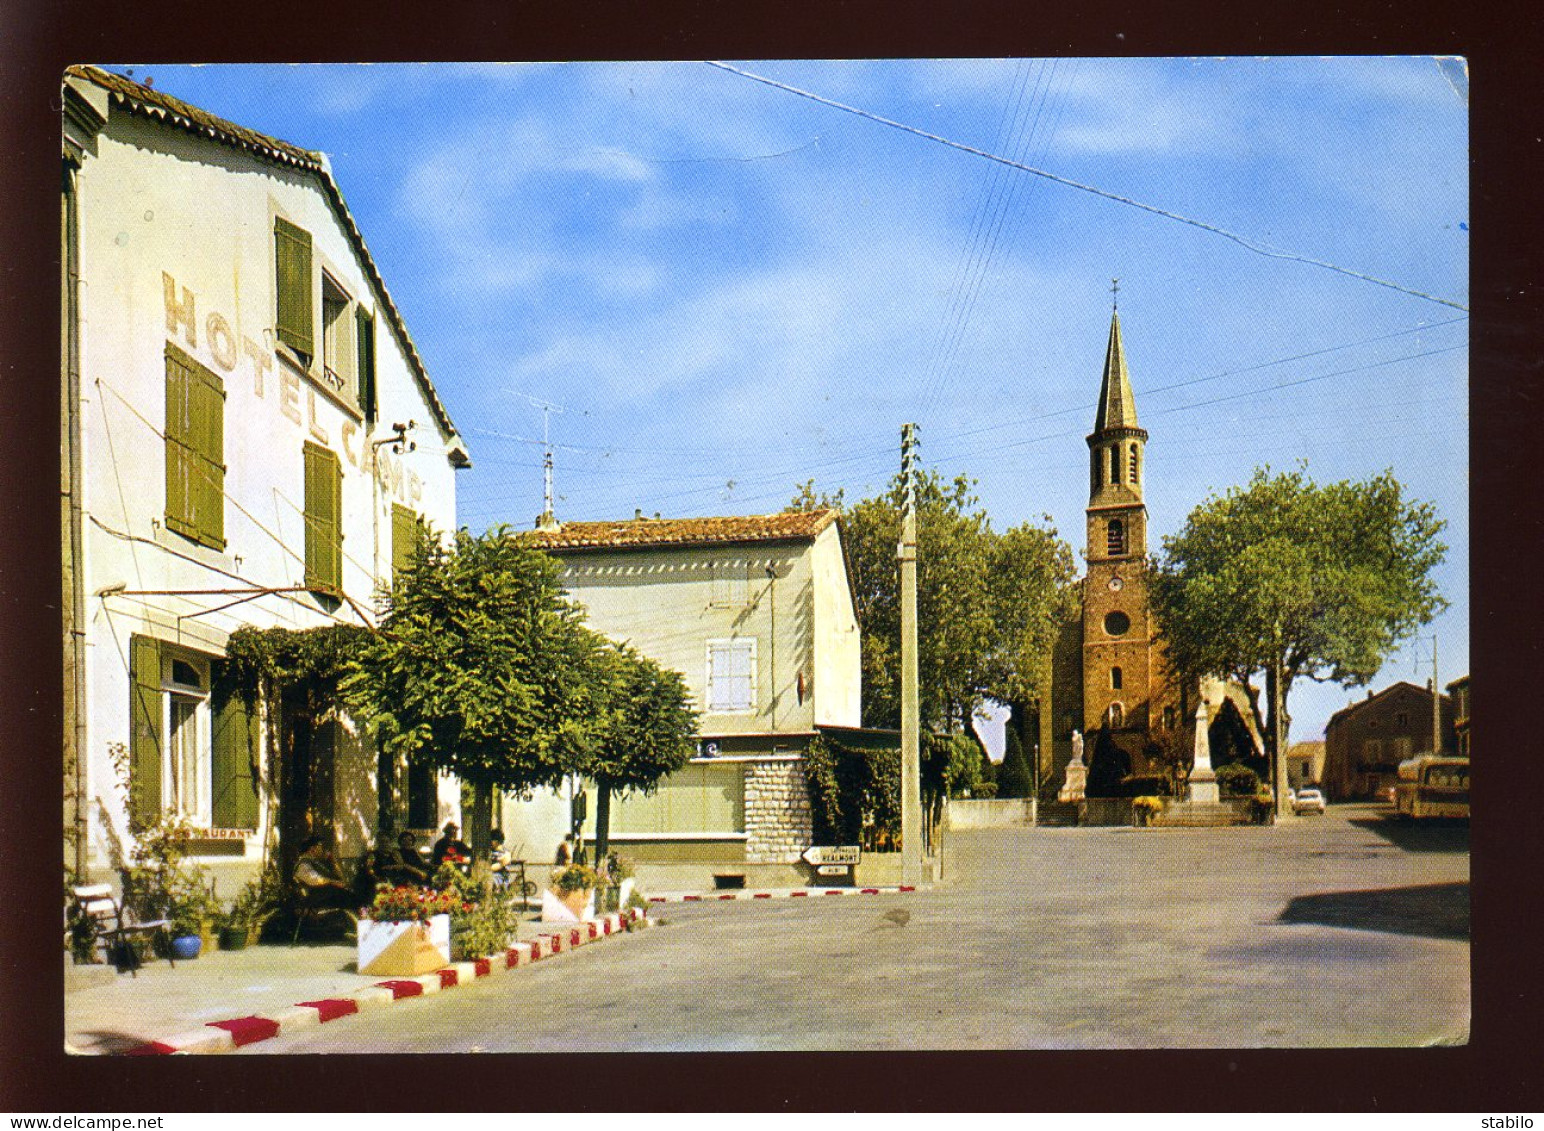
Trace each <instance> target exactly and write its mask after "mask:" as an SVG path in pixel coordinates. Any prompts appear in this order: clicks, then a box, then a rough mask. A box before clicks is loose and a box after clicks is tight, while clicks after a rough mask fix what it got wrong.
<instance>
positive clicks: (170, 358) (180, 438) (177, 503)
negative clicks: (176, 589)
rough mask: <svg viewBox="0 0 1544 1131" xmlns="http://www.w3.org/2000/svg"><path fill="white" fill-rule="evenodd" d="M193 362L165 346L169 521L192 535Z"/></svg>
mask: <svg viewBox="0 0 1544 1131" xmlns="http://www.w3.org/2000/svg"><path fill="white" fill-rule="evenodd" d="M192 385H193V381H192V365H191V361H190V360H189V358H188V356H187V355H186V354H184V353H183V352H182V351H181V350H179V349H178V348H177V347H176V346H173V345H171V344H170V343H168V344H167V347H166V525H167V528H168V529H170V530H175V531H176V532H177V533H178V534H182V535H186V536H187V537H189V538H196V537H197V536H198V523H197V522H196V521H195V519H194V514H193V499H192V493H191V480H192V477H193V462H194V461H193V450H192V442H193V441H192V431H193V420H192V405H191V401H192Z"/></svg>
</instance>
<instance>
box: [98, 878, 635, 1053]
mask: <svg viewBox="0 0 1544 1131" xmlns="http://www.w3.org/2000/svg"><path fill="white" fill-rule="evenodd" d="M654 923H655V921H654V920H653V919H650V918H649V917H648V916H646V915H644V914H643V912H642V911H641V910H639V909H638V908H636V907H634V908H632V909H630V910H628V911H625V912H622V913H620V914H611V915H607V916H605V917H604V918H601V919H595V920H591V921H589V922H584V923H575V924H573V925H571V926H568V925H565V926H561V927H554V928H552V929H550V930H549V931H548V932H547V933H545V934H542V935H538V936H537V937H536V938H534V939H532V940H531V941H530V942H517V943H514V944H512V945H511V946H510V947H509V948H508V949H506V950H505V951H504V952H503V953H502V954H494V955H490V956H488V957H487V958H478V959H474V960H473V961H471V962H453V963H451V964H450V965H449V966H446V967H444V968H442V969H439V970H435V971H433V972H431V973H428V974H419V975H417V976H416V977H412V978H387V979H385V980H384V981H380V982H376V983H375V984H374V985H372V986H365V987H364V988H363V989H358V990H355V991H354V992H353V993H350V994H345V995H344V996H342V997H331V998H322V999H319V1000H317V1001H300V1002H296V1003H295V1004H294V1005H291V1006H288V1007H286V1008H283V1009H277V1010H273V1011H270V1012H268V1013H266V1014H262V1015H257V1014H253V1015H250V1016H247V1017H233V1018H231V1019H230V1020H227V1021H211V1022H209V1023H208V1024H206V1025H205V1026H204V1027H203V1028H200V1029H190V1030H188V1031H187V1032H185V1033H177V1034H175V1035H173V1036H170V1037H165V1038H163V1039H161V1040H158V1041H147V1042H145V1043H144V1044H142V1045H137V1046H135V1047H134V1048H131V1049H129V1050H127V1051H126V1052H124V1053H122V1054H121V1055H123V1056H166V1055H190V1054H195V1053H215V1052H229V1051H230V1050H231V1049H236V1048H241V1047H242V1046H243V1045H250V1044H254V1043H256V1042H257V1041H266V1040H268V1039H270V1038H272V1037H277V1036H278V1035H279V1034H280V1033H292V1032H295V1031H296V1030H299V1029H311V1028H314V1027H316V1026H317V1025H325V1024H326V1023H327V1022H329V1021H336V1020H337V1019H338V1018H340V1017H352V1016H353V1015H354V1014H356V1013H362V1012H364V1011H366V1010H370V1009H375V1008H376V1007H378V1006H383V1005H391V1004H392V1003H394V1002H398V1001H401V1000H403V999H404V998H414V997H424V996H426V995H428V994H437V993H440V992H441V991H443V990H450V989H455V988H456V987H458V986H464V985H469V984H470V983H472V982H474V981H476V980H477V979H478V978H486V977H488V976H490V975H492V974H495V973H498V972H499V971H502V970H513V969H515V968H517V967H521V966H529V965H531V964H532V963H534V962H539V961H541V960H543V959H546V958H550V957H552V956H554V955H558V954H562V953H563V952H564V951H565V950H573V949H576V948H578V947H581V946H585V945H587V944H589V943H592V942H599V941H601V940H603V939H607V938H610V937H611V936H612V935H616V934H621V933H622V932H624V931H632V930H637V929H640V928H643V927H652V926H654Z"/></svg>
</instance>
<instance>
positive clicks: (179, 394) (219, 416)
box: [166, 342, 225, 550]
mask: <svg viewBox="0 0 1544 1131" xmlns="http://www.w3.org/2000/svg"><path fill="white" fill-rule="evenodd" d="M166 525H167V528H168V529H170V530H175V531H176V532H177V533H178V534H181V535H184V536H185V537H188V538H192V539H193V540H194V541H195V542H202V543H203V544H204V545H206V546H212V547H213V548H214V549H216V550H223V549H225V384H224V382H222V381H221V380H220V379H219V378H218V377H216V376H215V375H214V374H213V373H211V372H210V371H209V370H208V369H206V368H204V366H202V365H200V364H199V363H198V362H196V361H194V360H193V359H192V358H191V357H189V356H188V355H187V354H185V353H183V352H182V350H180V349H178V348H177V347H176V346H174V345H172V344H171V343H170V342H168V343H167V344H166Z"/></svg>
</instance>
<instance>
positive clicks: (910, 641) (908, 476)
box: [896, 424, 922, 884]
mask: <svg viewBox="0 0 1544 1131" xmlns="http://www.w3.org/2000/svg"><path fill="white" fill-rule="evenodd" d="M915 445H916V426H915V425H912V424H904V425H902V426H901V477H902V479H903V481H904V491H905V495H904V502H903V504H902V511H901V544H900V548H899V550H898V551H897V553H896V557H897V558H898V559H899V560H900V564H901V875H902V878H903V880H904V881H905V882H906V883H908V884H918V883H921V882H922V750H921V739H922V728H921V704H920V699H919V696H918V688H917V491H916V478H915V474H914V471H913V466H912V461H913V459H914V448H915Z"/></svg>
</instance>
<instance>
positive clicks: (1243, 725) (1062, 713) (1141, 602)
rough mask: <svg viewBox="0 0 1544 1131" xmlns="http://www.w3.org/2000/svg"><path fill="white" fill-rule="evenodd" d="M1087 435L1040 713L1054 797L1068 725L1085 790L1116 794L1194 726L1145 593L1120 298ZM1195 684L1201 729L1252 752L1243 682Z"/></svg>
mask: <svg viewBox="0 0 1544 1131" xmlns="http://www.w3.org/2000/svg"><path fill="white" fill-rule="evenodd" d="M1087 442H1088V506H1087V508H1086V509H1085V511H1084V515H1085V524H1084V525H1085V543H1084V550H1083V554H1084V558H1085V560H1086V561H1087V563H1088V569H1087V572H1086V574H1085V575H1084V576H1083V577H1082V579H1081V580H1079V581H1078V582H1077V583H1076V588H1077V594H1076V599H1075V601H1074V605H1073V611H1072V613H1071V615H1070V616H1069V617H1068V618H1067V620H1066V621H1065V622H1064V623H1063V625H1062V629H1061V632H1060V633H1059V635H1058V638H1057V643H1056V647H1055V650H1054V652H1053V656H1052V661H1051V676H1050V695H1049V700H1050V703H1049V710H1042V711H1041V712H1040V716H1039V719H1038V724H1039V725H1038V730H1039V750H1040V764H1039V766H1038V769H1039V778H1040V781H1041V782H1042V785H1043V789H1044V790H1046V791H1049V793H1050V795H1051V796H1052V797H1053V798H1054V796H1055V787H1056V785H1057V784H1058V783H1060V782H1061V780H1062V778H1063V775H1064V773H1065V770H1066V766H1067V763H1068V762H1069V761H1070V760H1071V757H1072V748H1073V735H1074V732H1077V733H1079V734H1081V735H1082V736H1083V738H1084V754H1083V760H1084V762H1085V764H1087V766H1088V792H1089V795H1090V796H1114V795H1116V794H1118V793H1120V792H1122V787H1121V782H1122V779H1125V778H1128V777H1131V776H1133V775H1135V776H1148V775H1153V776H1156V775H1162V774H1164V773H1165V772H1166V768H1167V767H1168V766H1169V765H1172V763H1173V761H1174V760H1175V759H1176V757H1178V758H1180V759H1182V760H1188V751H1189V750H1190V744H1191V741H1192V735H1193V730H1192V729H1191V728H1190V727H1189V726H1188V725H1187V724H1190V723H1191V722H1192V719H1191V715H1192V714H1193V713H1194V711H1195V704H1196V695H1197V692H1198V689H1196V688H1193V687H1188V688H1187V687H1184V686H1182V685H1181V683H1182V681H1180V680H1179V679H1177V678H1176V677H1175V676H1174V674H1173V673H1172V672H1171V671H1170V668H1169V665H1168V663H1167V661H1166V657H1165V654H1164V649H1163V646H1162V645H1161V644H1160V643H1159V642H1158V640H1157V635H1158V634H1157V626H1156V624H1155V623H1154V620H1153V613H1152V610H1151V608H1150V605H1149V588H1148V534H1147V505H1146V503H1145V502H1144V490H1145V487H1146V483H1147V461H1146V448H1147V430H1146V429H1145V428H1143V427H1142V426H1141V425H1140V424H1139V423H1138V421H1137V404H1136V398H1135V396H1133V394H1132V391H1131V375H1130V373H1129V372H1128V371H1127V368H1126V352H1125V345H1124V343H1123V342H1122V340H1121V328H1120V313H1119V310H1118V309H1117V310H1114V311H1112V313H1111V316H1110V341H1109V345H1108V347H1107V349H1106V352H1105V359H1104V375H1103V379H1102V381H1101V383H1100V387H1099V405H1098V409H1097V410H1096V413H1095V416H1094V430H1093V432H1091V433H1090V434H1089V435H1088V437H1087ZM1199 693H1200V694H1201V695H1203V696H1204V697H1205V698H1206V699H1207V700H1208V701H1209V705H1210V707H1211V710H1210V711H1209V713H1210V715H1211V718H1212V725H1211V727H1210V728H1209V732H1210V734H1211V736H1212V739H1213V741H1214V748H1216V749H1218V752H1219V754H1220V755H1221V758H1222V761H1228V760H1232V758H1231V757H1230V756H1229V754H1228V753H1226V751H1228V750H1237V752H1238V754H1240V755H1242V760H1246V761H1253V760H1254V759H1253V757H1252V756H1253V755H1255V754H1256V753H1257V751H1258V750H1259V749H1260V746H1259V741H1258V735H1256V734H1253V733H1251V732H1252V731H1253V730H1254V728H1253V727H1252V726H1251V725H1250V724H1249V722H1248V721H1247V720H1248V717H1249V711H1248V709H1247V707H1248V703H1247V699H1245V700H1244V701H1243V702H1239V698H1240V697H1241V696H1243V695H1244V692H1243V689H1242V688H1237V687H1233V686H1228V687H1224V686H1223V685H1222V684H1221V683H1214V682H1213V681H1207V685H1206V686H1203V687H1202V688H1200V689H1199ZM1214 761H1216V759H1214ZM1218 764H1221V763H1220V762H1219V763H1218Z"/></svg>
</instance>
